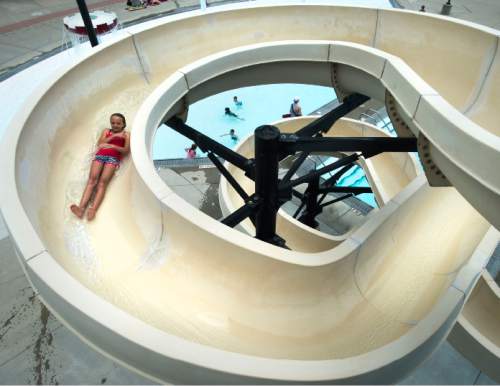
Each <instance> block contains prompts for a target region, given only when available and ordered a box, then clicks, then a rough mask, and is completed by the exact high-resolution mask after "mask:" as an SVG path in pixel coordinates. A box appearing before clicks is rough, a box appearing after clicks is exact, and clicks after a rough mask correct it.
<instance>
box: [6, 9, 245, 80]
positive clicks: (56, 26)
mask: <svg viewBox="0 0 500 386" xmlns="http://www.w3.org/2000/svg"><path fill="white" fill-rule="evenodd" d="M235 1H238V0H229V1H228V0H207V5H208V6H214V5H217V4H222V3H230V2H235ZM86 3H87V6H88V8H89V10H90V11H93V10H102V11H109V12H114V13H115V14H116V16H117V18H118V22H119V23H120V24H121V26H127V25H130V24H134V23H137V22H141V21H143V20H147V19H150V18H154V17H158V16H162V15H166V14H171V13H175V12H182V11H187V10H192V9H195V8H199V4H200V2H199V0H167V1H165V2H163V3H161V5H157V6H150V7H147V8H145V9H141V10H136V11H128V10H127V9H126V1H125V0H87V1H86ZM76 12H78V7H77V5H76V1H75V0H1V1H0V80H2V77H3V78H5V77H7V76H9V74H11V73H15V72H16V71H17V70H18V66H19V65H23V64H26V63H27V64H30V62H32V61H33V60H34V59H35V60H36V59H39V58H43V57H44V56H46V55H50V54H55V53H57V52H60V51H61V50H62V49H63V48H62V46H63V45H64V44H67V43H68V36H67V33H66V32H65V28H64V24H63V18H64V16H67V15H72V14H74V13H76Z"/></svg>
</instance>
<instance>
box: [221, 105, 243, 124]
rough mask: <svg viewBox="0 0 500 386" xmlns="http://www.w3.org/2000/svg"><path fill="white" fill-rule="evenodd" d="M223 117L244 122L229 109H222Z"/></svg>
mask: <svg viewBox="0 0 500 386" xmlns="http://www.w3.org/2000/svg"><path fill="white" fill-rule="evenodd" d="M224 115H227V116H228V117H232V118H236V119H239V120H240V121H244V119H243V118H240V117H239V116H238V114H236V113H233V112H232V111H231V109H230V108H229V107H226V108H225V109H224Z"/></svg>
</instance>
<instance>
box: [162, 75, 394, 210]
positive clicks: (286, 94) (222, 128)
mask: <svg viewBox="0 0 500 386" xmlns="http://www.w3.org/2000/svg"><path fill="white" fill-rule="evenodd" d="M235 95H236V96H237V97H238V99H239V100H240V101H242V102H243V105H242V106H235V105H234V103H233V96H235ZM294 97H299V98H300V104H301V106H302V112H303V113H304V115H307V114H309V113H310V112H312V111H314V110H316V109H318V108H319V107H321V106H323V105H325V104H326V103H328V102H331V101H332V100H334V99H335V98H336V95H335V92H334V91H333V90H332V89H331V88H329V87H321V86H311V85H302V84H272V85H262V86H254V87H244V88H239V89H235V90H231V91H226V92H223V93H220V94H217V95H213V96H210V97H209V98H205V99H203V100H200V101H198V102H196V103H194V104H193V105H191V106H190V107H189V116H188V120H187V124H188V125H189V126H191V127H194V128H195V129H197V130H199V131H201V132H202V133H204V134H206V135H208V136H210V137H211V138H213V139H215V140H217V141H219V142H220V143H222V144H224V145H226V146H228V147H231V148H233V147H234V146H235V145H236V144H237V143H238V141H239V140H241V139H242V138H244V137H245V136H246V135H248V134H249V133H251V132H253V131H254V130H255V128H257V127H258V126H260V125H263V124H268V123H272V122H274V121H277V120H279V119H281V116H282V115H283V114H285V113H288V112H289V110H290V104H291V103H292V100H293V98H294ZM225 107H229V108H230V109H231V110H232V111H233V112H235V113H236V114H238V116H239V117H241V118H242V119H241V120H240V119H237V118H232V117H228V116H225V114H224V108H225ZM387 119H388V118H387ZM388 122H389V121H387V122H381V123H379V126H380V127H382V126H384V125H385V126H386V127H385V128H384V129H385V130H387V131H388V132H391V131H393V129H392V126H391V125H390V124H388V125H387V123H388ZM230 129H234V130H235V132H236V135H237V136H238V138H239V139H238V141H234V140H232V139H231V138H230V137H229V136H228V135H226V136H222V135H223V134H226V133H229V130H230ZM191 144H192V142H191V141H190V140H189V139H187V138H185V137H184V136H182V135H180V134H178V133H177V132H175V131H174V130H172V129H170V128H169V127H167V126H165V125H162V126H160V127H159V128H158V131H157V132H156V136H155V139H154V143H153V158H154V159H169V158H185V157H186V151H185V149H186V148H188V147H189V146H191ZM197 156H198V157H202V156H204V153H202V152H201V151H200V150H199V149H198V151H197ZM333 161H334V159H333V158H332V159H329V160H328V161H327V162H326V163H331V162H333ZM321 166H322V165H318V167H321ZM338 184H339V185H340V186H369V185H368V182H367V180H366V177H365V175H364V173H363V169H361V168H360V167H359V166H354V167H353V168H352V169H351V170H349V171H348V172H347V173H346V174H345V175H344V176H343V177H342V178H341V179H340V180H339V182H338ZM358 197H359V198H360V199H361V200H363V201H365V202H366V203H368V204H369V205H371V206H373V207H376V206H377V204H376V202H375V198H374V196H373V194H361V195H358Z"/></svg>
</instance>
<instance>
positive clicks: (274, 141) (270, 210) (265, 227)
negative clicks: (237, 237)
mask: <svg viewBox="0 0 500 386" xmlns="http://www.w3.org/2000/svg"><path fill="white" fill-rule="evenodd" d="M279 138H280V131H279V130H278V128H276V127H274V126H260V127H258V128H257V129H256V130H255V196H256V198H257V199H258V200H260V205H259V206H258V208H257V212H256V214H255V237H257V238H258V239H259V240H263V241H267V242H268V243H271V244H276V245H280V244H283V241H282V239H281V238H278V237H277V235H276V214H277V212H278V209H279V205H280V204H279V194H278V169H279Z"/></svg>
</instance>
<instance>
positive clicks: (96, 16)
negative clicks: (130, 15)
mask: <svg viewBox="0 0 500 386" xmlns="http://www.w3.org/2000/svg"><path fill="white" fill-rule="evenodd" d="M90 19H91V20H92V25H93V26H94V28H95V30H96V34H98V35H99V34H103V33H106V32H109V31H111V30H112V29H113V28H115V27H116V25H117V24H118V19H117V18H116V14H115V13H113V12H104V11H93V12H90ZM63 22H64V26H65V27H66V29H67V30H68V31H71V32H73V33H75V34H78V35H87V31H86V30H85V24H84V22H83V19H82V16H81V15H80V14H79V13H75V14H74V15H71V16H66V17H65V18H64V19H63Z"/></svg>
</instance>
